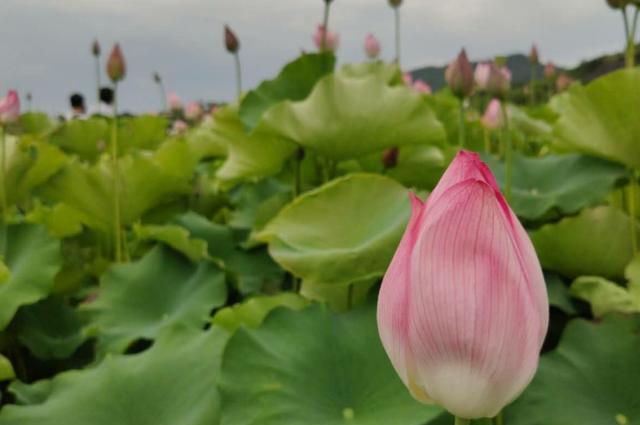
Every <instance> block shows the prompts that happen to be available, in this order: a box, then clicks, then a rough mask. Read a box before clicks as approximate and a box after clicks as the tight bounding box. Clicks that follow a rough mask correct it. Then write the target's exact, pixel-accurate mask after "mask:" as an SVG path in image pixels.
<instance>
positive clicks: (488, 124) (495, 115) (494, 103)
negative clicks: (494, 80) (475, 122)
mask: <svg viewBox="0 0 640 425" xmlns="http://www.w3.org/2000/svg"><path fill="white" fill-rule="evenodd" d="M480 122H481V123H482V125H483V126H484V127H485V128H486V129H488V130H497V129H499V128H500V127H502V103H500V101H499V100H498V99H493V100H491V102H489V105H487V110H486V111H485V113H484V115H483V116H482V119H481V120H480Z"/></svg>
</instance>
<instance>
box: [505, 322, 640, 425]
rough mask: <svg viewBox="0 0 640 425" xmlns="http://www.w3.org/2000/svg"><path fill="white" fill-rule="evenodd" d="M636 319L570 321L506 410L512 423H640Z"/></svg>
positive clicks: (639, 328) (639, 324)
mask: <svg viewBox="0 0 640 425" xmlns="http://www.w3.org/2000/svg"><path fill="white" fill-rule="evenodd" d="M639 331H640V317H639V316H634V317H630V318H623V317H617V316H609V317H607V318H605V320H604V322H601V323H589V322H586V321H584V320H581V319H579V320H574V321H573V322H571V323H570V324H569V326H568V327H567V329H566V330H565V333H564V335H563V337H562V340H561V342H560V345H559V346H558V348H557V349H556V350H555V351H553V352H551V353H549V354H547V355H545V356H543V357H542V360H541V362H540V367H539V369H538V373H537V375H536V377H535V378H534V380H533V382H532V383H531V385H530V386H529V388H528V389H527V390H526V391H525V393H524V394H523V395H522V396H521V397H520V399H518V400H517V401H516V402H515V403H514V404H513V405H512V406H511V407H508V408H507V410H506V417H505V423H507V424H510V425H511V424H512V425H542V424H544V425H604V424H611V425H620V424H625V425H638V424H640V403H638V394H639V393H640V367H638V358H640V333H639Z"/></svg>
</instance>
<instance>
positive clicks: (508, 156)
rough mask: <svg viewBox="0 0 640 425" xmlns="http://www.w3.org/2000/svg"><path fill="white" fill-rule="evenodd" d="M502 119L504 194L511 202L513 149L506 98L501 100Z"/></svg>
mask: <svg viewBox="0 0 640 425" xmlns="http://www.w3.org/2000/svg"><path fill="white" fill-rule="evenodd" d="M500 109H501V110H502V121H503V125H504V129H503V131H504V156H505V158H504V163H505V177H504V180H505V181H504V196H505V198H507V202H511V180H512V177H513V149H512V146H511V134H509V113H508V112H507V102H506V100H505V101H503V102H502V107H501V108H500Z"/></svg>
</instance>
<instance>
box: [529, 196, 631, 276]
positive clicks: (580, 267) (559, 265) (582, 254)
mask: <svg viewBox="0 0 640 425" xmlns="http://www.w3.org/2000/svg"><path fill="white" fill-rule="evenodd" d="M634 227H635V229H636V232H637V233H640V227H639V226H638V225H637V223H636V224H635V225H634ZM630 233H631V222H630V220H629V217H628V216H627V215H626V214H625V213H623V212H622V211H620V210H618V209H616V208H613V207H608V206H602V207H596V208H591V209H586V210H583V211H582V212H581V213H580V214H579V215H578V216H576V217H568V218H565V219H563V220H562V221H560V222H558V223H554V224H548V225H545V226H543V227H541V228H540V229H538V230H535V231H534V232H532V233H531V239H532V241H533V244H534V245H535V247H536V251H537V252H538V257H539V258H540V262H541V263H542V267H543V268H545V269H547V270H552V271H556V272H558V273H560V274H562V275H564V276H566V277H568V278H576V277H578V276H602V277H604V278H607V279H615V278H621V277H622V276H623V275H624V269H625V267H626V266H627V264H629V262H630V261H631V259H632V257H633V248H632V245H631V235H630Z"/></svg>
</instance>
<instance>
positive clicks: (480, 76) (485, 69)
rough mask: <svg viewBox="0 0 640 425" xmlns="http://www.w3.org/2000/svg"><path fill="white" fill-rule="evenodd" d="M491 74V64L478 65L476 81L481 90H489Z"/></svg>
mask: <svg viewBox="0 0 640 425" xmlns="http://www.w3.org/2000/svg"><path fill="white" fill-rule="evenodd" d="M489 74H491V64H489V63H486V62H485V63H479V64H478V65H476V70H475V72H474V79H475V80H476V85H477V86H478V88H479V89H480V90H486V89H487V85H488V84H489Z"/></svg>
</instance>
